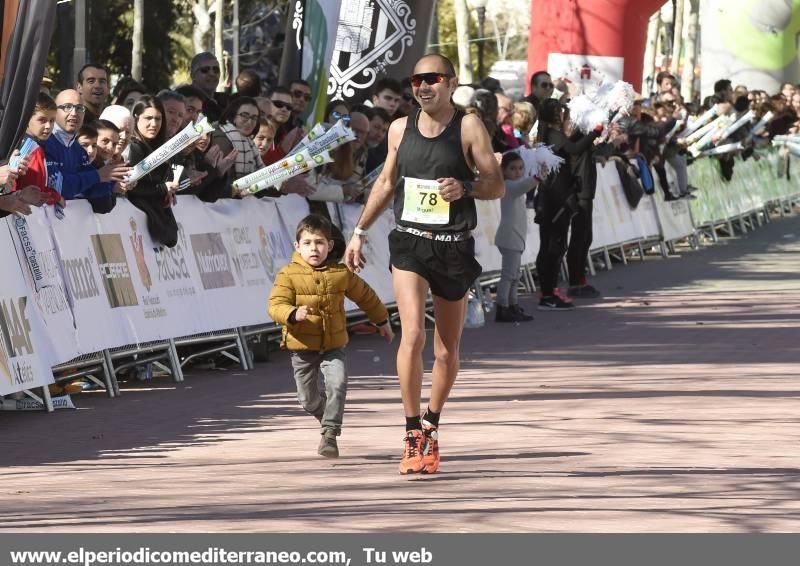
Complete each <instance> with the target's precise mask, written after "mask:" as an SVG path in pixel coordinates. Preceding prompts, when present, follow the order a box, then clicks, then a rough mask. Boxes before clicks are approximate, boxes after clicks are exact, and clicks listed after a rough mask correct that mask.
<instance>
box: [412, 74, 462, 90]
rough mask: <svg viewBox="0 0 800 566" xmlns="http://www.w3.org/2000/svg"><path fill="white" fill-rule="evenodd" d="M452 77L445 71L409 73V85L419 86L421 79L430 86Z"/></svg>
mask: <svg viewBox="0 0 800 566" xmlns="http://www.w3.org/2000/svg"><path fill="white" fill-rule="evenodd" d="M451 78H453V75H448V74H445V73H419V74H418V75H411V86H413V87H414V88H419V86H420V85H421V84H422V83H423V81H424V82H425V83H427V84H429V85H431V86H433V85H436V84H441V83H443V82H445V81H446V80H447V79H451Z"/></svg>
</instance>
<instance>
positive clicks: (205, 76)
mask: <svg viewBox="0 0 800 566" xmlns="http://www.w3.org/2000/svg"><path fill="white" fill-rule="evenodd" d="M191 76H192V86H193V87H195V88H196V89H198V90H199V91H200V92H201V93H202V94H203V114H205V115H206V116H207V117H208V121H209V122H217V121H218V120H219V117H220V116H221V115H222V109H223V108H225V106H226V105H227V100H226V98H227V97H226V96H225V94H224V93H222V92H217V86H218V85H219V79H220V67H219V61H217V58H216V57H215V56H214V54H213V53H211V52H209V51H204V52H203V53H198V54H197V55H195V56H194V57H193V58H192V63H191Z"/></svg>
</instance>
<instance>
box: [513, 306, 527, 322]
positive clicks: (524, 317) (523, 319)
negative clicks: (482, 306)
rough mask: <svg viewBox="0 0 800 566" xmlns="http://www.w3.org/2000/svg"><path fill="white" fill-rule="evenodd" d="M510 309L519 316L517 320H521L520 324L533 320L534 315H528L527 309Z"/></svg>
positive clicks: (516, 307)
mask: <svg viewBox="0 0 800 566" xmlns="http://www.w3.org/2000/svg"><path fill="white" fill-rule="evenodd" d="M508 308H510V309H511V310H512V311H514V312H515V313H516V314H517V318H518V319H519V321H520V322H528V321H530V320H533V315H530V314H526V313H525V309H523V308H522V307H521V306H519V305H510V306H509V307H508Z"/></svg>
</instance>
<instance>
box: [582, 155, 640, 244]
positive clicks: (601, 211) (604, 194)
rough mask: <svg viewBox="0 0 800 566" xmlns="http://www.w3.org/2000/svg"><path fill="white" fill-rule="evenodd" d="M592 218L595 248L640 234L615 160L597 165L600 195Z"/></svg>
mask: <svg viewBox="0 0 800 566" xmlns="http://www.w3.org/2000/svg"><path fill="white" fill-rule="evenodd" d="M592 219H593V221H594V227H593V230H594V239H593V242H592V249H600V248H604V247H611V246H618V245H620V244H623V243H625V242H630V241H633V240H637V239H638V238H639V230H638V229H637V225H636V223H635V222H634V220H633V214H632V211H631V207H630V205H629V204H628V201H627V199H626V198H625V193H624V192H623V191H622V183H621V182H620V180H619V174H618V173H617V168H616V167H615V166H614V164H613V163H606V164H604V165H600V164H598V165H597V195H596V196H595V199H594V214H593V216H592Z"/></svg>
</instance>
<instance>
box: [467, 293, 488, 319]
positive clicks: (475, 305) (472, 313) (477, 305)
mask: <svg viewBox="0 0 800 566" xmlns="http://www.w3.org/2000/svg"><path fill="white" fill-rule="evenodd" d="M485 322H486V317H485V316H484V314H483V305H482V304H481V301H480V300H479V299H478V297H476V296H475V294H474V293H470V294H469V299H468V300H467V316H466V318H465V319H464V328H481V327H483V325H484V323H485Z"/></svg>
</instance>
